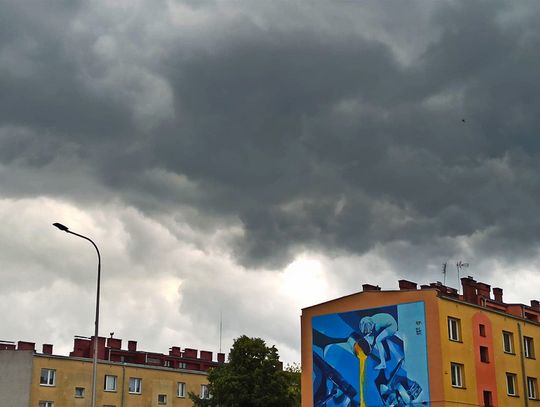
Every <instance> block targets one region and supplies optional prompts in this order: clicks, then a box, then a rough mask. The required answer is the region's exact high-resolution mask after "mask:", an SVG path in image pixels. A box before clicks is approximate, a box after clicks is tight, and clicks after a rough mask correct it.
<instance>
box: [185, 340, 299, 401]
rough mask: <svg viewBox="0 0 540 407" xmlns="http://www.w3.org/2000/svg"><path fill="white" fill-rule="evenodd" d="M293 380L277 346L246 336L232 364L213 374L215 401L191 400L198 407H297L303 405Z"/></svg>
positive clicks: (231, 358)
mask: <svg viewBox="0 0 540 407" xmlns="http://www.w3.org/2000/svg"><path fill="white" fill-rule="evenodd" d="M292 377H294V378H295V379H294V380H296V376H294V374H292V373H290V372H284V371H283V369H282V365H281V362H280V361H279V354H278V350H277V349H276V347H275V346H271V347H268V346H266V343H265V342H264V340H262V339H260V338H249V337H247V336H245V335H243V336H241V337H239V338H237V339H236V340H235V341H234V344H233V347H232V348H231V351H230V353H229V361H228V363H226V364H224V365H222V366H219V367H216V368H214V369H212V370H211V371H210V372H209V374H208V382H209V389H210V393H211V394H212V397H211V398H210V399H208V400H201V399H200V398H199V397H198V395H196V394H193V393H190V394H189V397H190V398H191V400H192V401H193V403H194V406H196V407H295V406H297V405H299V404H298V402H297V401H298V400H297V398H298V397H297V395H296V393H295V391H296V388H294V389H293V388H292V387H291V386H292V384H293V383H294V380H292V379H291V378H292ZM291 380H292V381H291Z"/></svg>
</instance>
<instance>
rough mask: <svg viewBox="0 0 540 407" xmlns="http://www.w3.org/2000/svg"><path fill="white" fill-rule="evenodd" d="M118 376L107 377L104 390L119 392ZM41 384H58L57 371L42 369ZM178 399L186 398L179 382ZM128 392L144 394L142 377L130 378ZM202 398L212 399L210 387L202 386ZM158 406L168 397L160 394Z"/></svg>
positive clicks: (43, 406) (44, 406) (46, 405)
mask: <svg viewBox="0 0 540 407" xmlns="http://www.w3.org/2000/svg"><path fill="white" fill-rule="evenodd" d="M117 383H118V376H113V375H105V377H104V383H103V390H105V391H112V392H115V391H116V390H117ZM40 384H41V385H42V386H54V385H55V384H56V370H55V369H48V368H42V369H41V376H40ZM176 389H177V390H176V396H177V397H186V383H184V382H177V388H176ZM84 390H85V389H84V387H75V397H76V398H82V397H84ZM128 391H129V393H131V394H142V379H141V378H140V377H130V378H129V386H128ZM199 397H200V398H202V399H208V398H210V391H209V389H208V385H206V384H201V391H200V395H199ZM158 404H167V395H165V394H160V395H158ZM53 406H54V403H53V402H52V401H40V402H39V407H53Z"/></svg>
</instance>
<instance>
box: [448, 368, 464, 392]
mask: <svg viewBox="0 0 540 407" xmlns="http://www.w3.org/2000/svg"><path fill="white" fill-rule="evenodd" d="M450 377H451V383H452V387H455V388H458V389H463V388H464V387H465V386H464V384H463V365H462V364H461V363H454V362H452V363H450Z"/></svg>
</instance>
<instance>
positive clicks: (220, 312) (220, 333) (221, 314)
mask: <svg viewBox="0 0 540 407" xmlns="http://www.w3.org/2000/svg"><path fill="white" fill-rule="evenodd" d="M222 334H223V311H222V310H219V353H221V337H222Z"/></svg>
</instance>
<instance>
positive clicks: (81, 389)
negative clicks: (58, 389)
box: [75, 387, 84, 398]
mask: <svg viewBox="0 0 540 407" xmlns="http://www.w3.org/2000/svg"><path fill="white" fill-rule="evenodd" d="M75 397H77V398H83V397H84V387H75Z"/></svg>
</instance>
